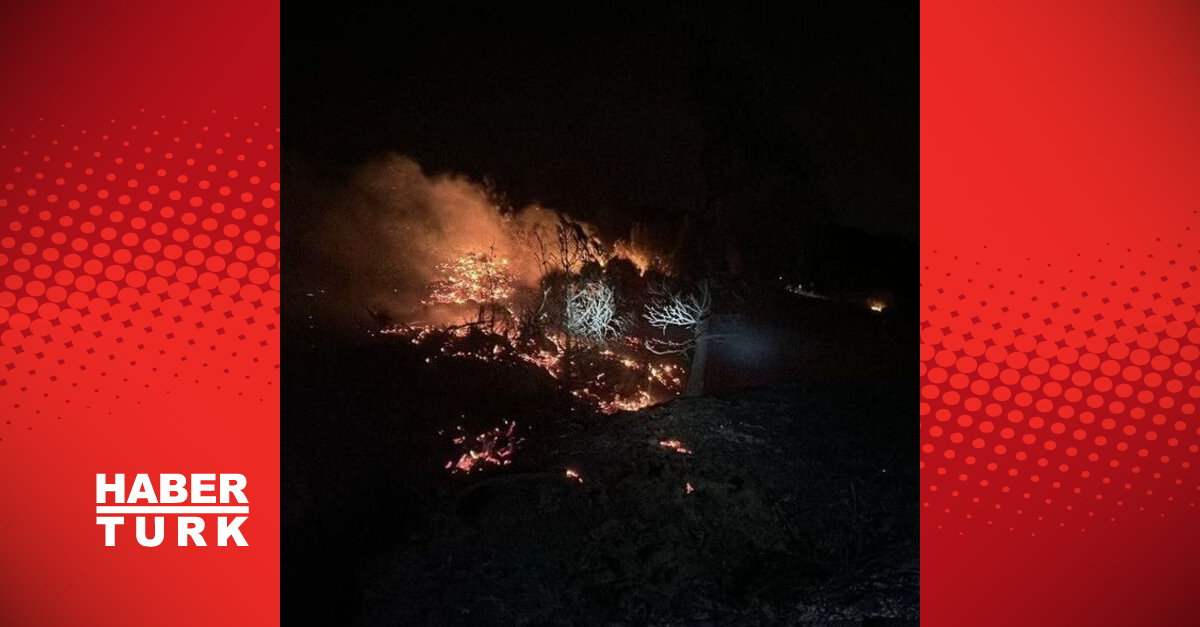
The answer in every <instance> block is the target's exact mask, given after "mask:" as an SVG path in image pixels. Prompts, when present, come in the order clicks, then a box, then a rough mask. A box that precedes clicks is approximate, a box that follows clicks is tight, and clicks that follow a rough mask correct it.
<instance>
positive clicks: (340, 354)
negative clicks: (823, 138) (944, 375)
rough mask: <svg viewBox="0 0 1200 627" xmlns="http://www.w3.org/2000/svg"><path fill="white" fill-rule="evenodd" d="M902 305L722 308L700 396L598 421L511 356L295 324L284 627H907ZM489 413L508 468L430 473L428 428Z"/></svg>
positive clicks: (445, 439)
mask: <svg viewBox="0 0 1200 627" xmlns="http://www.w3.org/2000/svg"><path fill="white" fill-rule="evenodd" d="M292 311H298V310H297V309H296V308H293V309H292ZM910 318H911V316H908V315H906V312H905V311H903V310H899V311H897V310H889V311H887V312H885V313H883V314H873V313H871V312H866V311H864V310H863V308H862V307H861V306H860V305H844V304H837V303H828V302H823V301H812V300H803V299H802V300H799V301H796V302H795V303H794V304H793V305H792V306H791V307H789V308H785V309H780V310H778V311H776V312H775V313H774V314H770V315H768V314H766V313H762V312H760V313H758V314H756V315H755V316H754V317H753V318H752V319H746V318H743V319H740V320H738V321H735V322H734V323H731V328H736V329H739V330H740V331H741V337H743V338H745V341H743V342H741V343H740V344H734V345H731V346H729V347H727V348H724V349H722V351H721V352H719V353H718V354H717V356H716V358H715V360H714V364H713V366H712V368H711V370H710V374H711V383H712V384H713V385H712V388H713V389H714V390H716V393H715V394H714V395H712V396H709V397H705V398H700V399H686V400H677V401H674V402H670V403H667V404H664V405H660V406H658V407H654V408H651V409H649V410H645V411H642V412H637V413H626V414H620V415H616V416H597V415H592V414H590V413H589V412H587V411H586V410H585V409H583V408H580V407H578V406H577V405H576V404H575V403H574V399H573V397H571V396H570V395H567V394H565V393H562V392H561V391H559V390H558V389H557V388H556V387H555V385H554V383H555V382H554V380H553V379H551V378H549V377H548V376H546V375H545V374H544V373H543V372H542V371H540V370H538V369H537V368H535V367H533V366H531V365H528V364H524V363H518V364H496V363H484V362H477V361H473V360H464V359H444V360H435V361H434V362H433V363H432V364H426V363H425V362H424V359H423V357H422V355H420V354H416V353H415V352H414V350H413V348H412V347H411V346H410V345H408V344H406V343H404V342H400V341H395V340H386V339H385V340H380V339H375V340H367V339H365V338H364V339H363V340H356V341H350V340H347V339H346V338H345V337H338V338H334V337H333V336H331V335H320V334H314V335H312V336H310V337H308V338H305V337H303V336H302V335H301V334H300V333H296V334H295V335H294V336H293V337H294V339H293V340H292V341H291V342H290V343H289V345H288V346H287V348H286V350H287V352H289V353H292V354H291V355H288V356H287V357H286V360H287V361H286V363H287V364H289V366H288V370H287V372H286V373H285V375H286V376H287V377H288V379H289V380H288V389H289V390H292V392H290V393H289V395H288V396H287V398H285V399H284V405H285V406H284V410H283V417H284V420H285V423H286V424H285V425H284V429H283V436H284V439H283V477H284V486H283V508H284V520H283V539H284V540H283V542H284V544H283V561H282V572H283V590H284V593H283V594H284V598H283V599H282V606H283V607H284V608H285V609H286V612H285V624H315V625H335V624H337V625H340V624H360V625H398V626H409V625H413V626H418V625H431V626H432V625H473V626H490V625H530V626H534V625H589V626H590V625H597V626H609V625H664V626H666V625H671V626H675V625H679V626H682V625H696V626H699V625H735V626H736V625H910V624H911V625H916V624H918V622H917V621H918V616H919V613H918V607H919V561H918V560H919V542H918V536H917V521H918V516H919V513H918V511H917V503H918V498H917V494H916V486H917V481H916V473H917V460H916V451H917V445H916V432H915V431H913V430H912V429H911V426H910V423H909V421H907V420H906V416H907V410H906V409H905V408H906V407H907V403H908V400H907V399H908V398H909V396H908V385H907V383H906V381H907V380H908V378H907V377H906V376H904V374H905V368H906V367H907V359H906V358H907V354H906V351H905V350H904V345H903V343H902V342H901V341H899V339H898V338H900V337H902V334H901V332H900V330H899V328H900V327H903V326H905V325H904V324H903V323H904V322H906V321H908V320H909V319H910ZM299 326H300V325H299V323H297V324H295V325H292V326H291V327H290V328H292V329H295V328H298V327H299ZM289 333H290V331H289ZM755 354H758V355H760V356H761V359H760V360H758V362H755V360H754V359H753V355H755ZM505 419H508V420H516V421H517V423H518V425H519V429H520V434H521V435H522V437H524V438H525V441H524V442H523V443H522V444H521V445H520V448H519V449H518V451H517V453H516V457H515V462H514V464H513V465H512V466H509V467H505V468H498V467H489V468H487V469H485V470H484V471H482V472H478V473H472V474H471V475H470V476H463V475H451V474H450V473H448V472H447V471H446V470H445V469H444V468H443V465H444V464H445V462H446V461H448V460H450V459H451V458H452V457H454V456H455V451H454V449H453V447H452V445H451V443H450V438H451V434H450V432H449V431H446V432H445V433H443V434H441V435H439V434H438V430H446V429H449V428H452V427H453V425H457V424H461V425H463V426H464V427H466V428H467V429H468V430H476V429H479V430H482V429H483V428H488V427H492V426H495V425H497V424H499V423H500V421H502V420H505ZM663 439H678V440H680V441H681V442H682V443H683V444H684V445H686V446H687V447H688V448H690V449H691V450H692V451H693V453H692V454H690V455H684V454H680V453H677V452H674V451H672V450H669V449H667V448H664V447H662V446H660V445H659V444H658V442H659V441H660V440H663ZM567 468H571V469H573V470H575V471H577V472H578V473H579V475H580V476H581V477H582V479H583V481H582V483H580V482H577V481H574V480H572V479H569V478H568V477H567V476H566V474H565V472H566V469H567ZM688 484H690V485H691V486H692V487H693V488H694V491H693V492H691V493H690V494H688V493H686V491H685V486H686V485H688Z"/></svg>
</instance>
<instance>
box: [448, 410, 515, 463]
mask: <svg viewBox="0 0 1200 627" xmlns="http://www.w3.org/2000/svg"><path fill="white" fill-rule="evenodd" d="M456 429H457V431H458V432H459V434H460V435H457V436H455V437H454V439H453V442H454V444H455V445H457V446H459V447H460V448H462V449H465V451H464V452H463V453H461V454H460V455H459V456H458V459H457V460H450V461H448V462H446V469H447V470H449V471H450V472H452V473H454V472H462V473H470V472H471V471H473V470H477V469H482V467H483V466H484V465H485V464H492V465H495V466H508V465H509V464H512V456H513V453H515V452H516V450H517V445H518V444H520V443H521V442H522V441H523V440H522V439H521V438H518V437H517V436H516V429H517V423H516V422H505V424H504V426H499V427H494V428H492V429H489V430H487V431H484V432H483V433H480V434H477V435H475V436H473V437H468V436H467V435H466V432H465V430H464V429H463V428H462V427H461V426H459V427H456Z"/></svg>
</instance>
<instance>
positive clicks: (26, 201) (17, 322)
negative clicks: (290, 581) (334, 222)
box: [0, 1, 280, 625]
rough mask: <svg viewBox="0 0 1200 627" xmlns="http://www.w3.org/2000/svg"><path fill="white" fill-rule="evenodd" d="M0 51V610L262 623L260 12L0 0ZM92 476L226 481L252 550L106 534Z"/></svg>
mask: <svg viewBox="0 0 1200 627" xmlns="http://www.w3.org/2000/svg"><path fill="white" fill-rule="evenodd" d="M0 58H2V59H3V60H4V61H3V65H4V72H3V73H0V93H3V94H4V97H3V98H2V99H0V281H2V282H3V283H2V284H0V503H2V504H3V505H2V507H3V510H4V515H3V516H0V556H2V557H0V623H3V624H6V625H83V624H87V625H162V624H172V625H211V624H245V625H263V624H276V623H278V622H279V531H278V530H279V488H278V486H279V394H278V388H279V359H278V356H279V348H278V346H279V328H278V325H279V312H278V303H279V299H278V289H279V262H278V255H279V237H278V235H279V231H278V220H279V186H278V181H279V158H278V154H279V119H280V117H279V95H278V94H279V6H278V3H276V2H264V3H246V2H236V3H235V2H207V3H202V4H199V5H196V4H186V3H161V2H115V3H114V2H109V3H84V2H65V1H60V2H41V3H21V4H17V3H8V4H6V5H4V6H3V7H0ZM185 122H186V123H185ZM188 160H191V163H188ZM68 164H69V165H68ZM235 172H236V174H235ZM181 177H185V178H181ZM172 247H174V248H172ZM101 472H103V473H108V474H109V476H110V477H111V475H112V474H114V473H125V474H126V476H127V480H128V481H132V479H133V476H132V475H134V474H136V473H149V474H151V475H157V474H158V473H165V472H178V473H185V474H190V473H202V472H208V473H221V472H226V473H230V472H233V473H242V474H245V475H246V477H247V480H248V486H247V488H246V492H245V493H246V496H247V497H248V499H249V501H250V507H251V512H250V516H249V519H248V520H247V522H246V523H245V524H243V525H242V530H243V534H244V535H245V537H246V539H247V541H248V542H249V544H250V546H249V547H234V546H230V547H217V546H215V541H214V539H215V534H214V533H213V532H212V531H211V530H212V529H213V527H214V526H215V523H216V521H215V517H212V516H210V517H206V522H207V525H208V527H209V529H210V532H209V533H207V534H206V538H207V539H208V541H209V545H210V546H208V547H206V548H197V547H189V548H186V549H182V548H178V547H176V546H174V543H175V542H174V541H175V537H174V534H175V530H174V518H173V517H170V516H168V517H167V521H166V523H167V525H166V529H165V531H166V534H167V536H166V539H165V540H164V542H163V544H162V545H161V546H159V547H156V548H144V547H140V546H138V545H137V543H136V541H134V539H133V525H134V517H133V516H126V522H125V525H124V526H122V527H119V528H118V536H117V537H118V545H117V546H116V547H105V546H104V536H103V532H104V529H103V527H101V526H98V525H96V523H95V517H96V514H95V509H94V508H95V475H96V473H101Z"/></svg>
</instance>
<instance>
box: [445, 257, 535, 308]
mask: <svg viewBox="0 0 1200 627" xmlns="http://www.w3.org/2000/svg"><path fill="white" fill-rule="evenodd" d="M438 271H439V272H441V273H442V275H443V278H442V279H441V280H439V281H437V282H436V283H434V284H433V285H432V286H431V289H430V294H429V299H428V300H426V301H424V302H425V304H427V305H465V304H468V303H476V304H481V305H484V304H494V303H504V302H506V301H508V300H509V299H510V298H512V297H513V294H514V290H513V286H512V283H513V277H512V274H510V273H509V271H508V259H506V258H504V257H497V256H496V255H495V254H494V253H491V252H489V253H467V254H465V255H462V256H460V257H458V258H457V259H454V260H452V261H448V262H445V263H441V264H438Z"/></svg>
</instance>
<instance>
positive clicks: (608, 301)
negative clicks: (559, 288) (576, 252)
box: [564, 281, 621, 342]
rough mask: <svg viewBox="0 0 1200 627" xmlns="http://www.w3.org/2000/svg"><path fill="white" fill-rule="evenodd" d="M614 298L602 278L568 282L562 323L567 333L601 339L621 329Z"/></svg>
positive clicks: (599, 340) (589, 338)
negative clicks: (580, 282) (582, 281)
mask: <svg viewBox="0 0 1200 627" xmlns="http://www.w3.org/2000/svg"><path fill="white" fill-rule="evenodd" d="M616 312H617V302H616V297H615V295H614V294H613V290H612V288H611V287H609V286H608V285H606V284H605V283H604V282H602V281H591V282H588V283H584V284H583V285H576V284H574V283H572V284H571V285H568V286H567V302H566V316H565V321H564V322H565V326H566V330H567V333H569V334H571V335H573V336H575V337H580V338H583V339H587V340H592V341H596V342H603V341H604V340H606V339H608V338H610V337H613V336H615V335H617V334H619V333H620V331H621V324H620V320H619V319H618V318H617V317H616Z"/></svg>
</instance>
